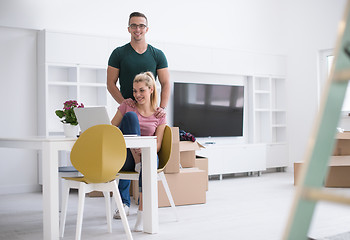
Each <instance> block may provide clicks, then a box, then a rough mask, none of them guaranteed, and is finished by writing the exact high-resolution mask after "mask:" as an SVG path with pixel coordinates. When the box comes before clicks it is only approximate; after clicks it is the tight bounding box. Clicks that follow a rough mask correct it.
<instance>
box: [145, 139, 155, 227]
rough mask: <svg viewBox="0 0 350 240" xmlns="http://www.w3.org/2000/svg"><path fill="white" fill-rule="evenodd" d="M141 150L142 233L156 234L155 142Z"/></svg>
mask: <svg viewBox="0 0 350 240" xmlns="http://www.w3.org/2000/svg"><path fill="white" fill-rule="evenodd" d="M152 142H153V144H152V146H150V147H149V148H143V149H142V183H143V184H142V196H143V231H144V232H146V233H158V230H159V223H158V185H157V142H156V140H154V141H153V140H152Z"/></svg>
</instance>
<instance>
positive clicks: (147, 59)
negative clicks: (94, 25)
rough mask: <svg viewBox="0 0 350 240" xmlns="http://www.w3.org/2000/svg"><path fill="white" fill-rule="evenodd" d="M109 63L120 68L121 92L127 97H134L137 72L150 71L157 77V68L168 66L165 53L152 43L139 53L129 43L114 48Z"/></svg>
mask: <svg viewBox="0 0 350 240" xmlns="http://www.w3.org/2000/svg"><path fill="white" fill-rule="evenodd" d="M108 65H109V66H111V67H114V68H118V69H119V82H120V92H121V93H122V95H123V97H124V98H125V99H126V98H133V92H132V88H133V81H134V78H135V76H136V75H137V74H139V73H142V72H147V71H150V72H152V73H153V75H154V77H155V78H157V70H158V69H162V68H167V67H168V62H167V59H166V57H165V55H164V53H163V52H162V51H161V50H159V49H157V48H155V47H153V46H151V45H150V44H148V46H147V50H146V51H145V52H144V53H143V54H139V53H137V52H136V51H135V50H134V49H133V48H132V46H131V44H130V43H128V44H126V45H124V46H121V47H118V48H116V49H114V51H113V52H112V54H111V56H110V57H109V60H108Z"/></svg>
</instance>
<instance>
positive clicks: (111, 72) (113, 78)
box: [107, 66, 124, 104]
mask: <svg viewBox="0 0 350 240" xmlns="http://www.w3.org/2000/svg"><path fill="white" fill-rule="evenodd" d="M118 78H119V69H118V68H114V67H111V66H108V68H107V89H108V91H109V93H110V94H111V95H112V97H113V98H114V99H115V100H116V101H117V102H118V103H119V104H121V103H122V102H123V101H124V98H123V96H122V94H121V92H120V90H119V89H118V87H117V85H116V84H117V81H118Z"/></svg>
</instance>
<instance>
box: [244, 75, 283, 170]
mask: <svg viewBox="0 0 350 240" xmlns="http://www.w3.org/2000/svg"><path fill="white" fill-rule="evenodd" d="M249 86H250V88H251V89H250V95H251V96H250V100H251V102H252V105H251V111H250V113H251V116H252V121H251V124H252V126H251V127H252V131H251V132H252V134H251V136H252V137H251V141H252V142H253V143H264V144H266V167H267V168H284V167H287V166H288V145H287V122H286V114H287V112H286V79H285V78H284V77H278V76H252V77H249Z"/></svg>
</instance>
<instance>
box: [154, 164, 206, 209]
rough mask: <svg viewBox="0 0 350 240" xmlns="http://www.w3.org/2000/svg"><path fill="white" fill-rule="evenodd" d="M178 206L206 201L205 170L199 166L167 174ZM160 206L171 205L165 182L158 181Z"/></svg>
mask: <svg viewBox="0 0 350 240" xmlns="http://www.w3.org/2000/svg"><path fill="white" fill-rule="evenodd" d="M165 177H166V179H167V182H168V185H169V188H170V192H171V195H172V196H173V199H174V202H175V205H176V206H180V205H189V204H201V203H205V202H206V180H207V179H208V176H207V175H206V173H205V171H203V170H200V169H198V168H184V169H180V172H179V173H176V174H165ZM158 206H159V207H168V206H170V203H169V200H168V197H167V195H166V193H165V190H164V187H163V184H161V183H160V182H158Z"/></svg>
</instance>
